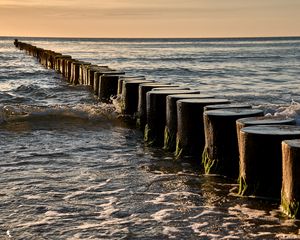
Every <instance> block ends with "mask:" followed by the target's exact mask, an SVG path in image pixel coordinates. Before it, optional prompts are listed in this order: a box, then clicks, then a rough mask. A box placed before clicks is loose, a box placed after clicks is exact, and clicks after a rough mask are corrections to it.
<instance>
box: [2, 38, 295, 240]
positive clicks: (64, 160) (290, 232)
mask: <svg viewBox="0 0 300 240" xmlns="http://www.w3.org/2000/svg"><path fill="white" fill-rule="evenodd" d="M12 41H13V40H12V39H5V38H1V39H0V122H1V125H0V160H1V161H0V189H1V191H0V199H1V201H0V239H173V238H174V239H241V238H242V239H258V238H261V239H300V232H299V229H300V223H299V221H294V220H289V219H288V218H286V217H285V216H283V215H281V213H280V211H279V205H278V202H276V201H274V202H270V201H265V200H259V199H252V198H238V197H236V196H235V195H234V193H236V190H237V184H236V183H235V182H234V181H232V180H230V179H225V178H222V177H220V176H214V175H211V176H204V175H202V174H201V169H197V168H195V166H191V165H190V164H189V161H188V160H186V161H176V160H175V159H174V158H173V155H172V154H168V153H166V152H164V151H163V150H160V149H155V148H148V147H146V146H145V145H144V144H143V140H142V133H141V132H139V131H138V130H136V129H135V128H132V127H130V126H128V125H127V124H125V123H124V121H122V119H119V117H118V113H117V112H116V111H115V109H114V106H112V105H108V104H102V103H99V102H98V101H97V99H96V98H94V97H93V96H92V94H91V93H90V91H89V89H88V88H86V87H82V86H71V85H69V84H68V83H67V82H65V81H64V79H63V78H62V77H61V76H60V75H59V74H57V73H55V72H54V71H52V70H49V69H45V68H43V67H42V66H41V65H39V64H38V63H37V62H36V60H35V59H34V58H32V57H30V56H27V55H26V54H25V53H24V52H22V51H19V50H17V49H15V48H14V46H13V44H12ZM23 41H26V42H31V43H32V44H34V45H36V46H39V47H43V48H46V49H52V50H55V51H59V52H62V53H65V54H70V55H72V56H73V57H74V58H78V59H81V60H85V61H89V62H92V63H94V64H101V65H109V66H110V67H112V68H115V69H117V70H125V71H126V72H127V73H128V74H138V75H146V77H147V79H156V80H158V81H161V82H176V83H181V84H183V85H187V86H191V87H195V88H199V89H200V90H201V91H203V92H205V93H209V94H215V95H217V96H222V97H224V96H225V97H227V98H229V99H233V100H237V101H242V102H245V103H251V104H253V105H254V106H256V107H260V108H263V109H264V110H265V112H266V113H269V114H281V115H288V116H295V117H298V118H299V113H300V107H299V106H300V105H299V103H298V102H299V101H300V93H299V87H298V80H299V73H300V69H299V60H300V39H299V38H296V39H264V40H261V39H252V40H251V39H238V40H216V39H215V40H208V39H207V40H191V39H183V40H166V39H163V40H162V39H156V40H137V39H136V40H126V39H119V40H113V39H98V40H95V39H77V40H76V39H25V40H23ZM158 50H159V51H158Z"/></svg>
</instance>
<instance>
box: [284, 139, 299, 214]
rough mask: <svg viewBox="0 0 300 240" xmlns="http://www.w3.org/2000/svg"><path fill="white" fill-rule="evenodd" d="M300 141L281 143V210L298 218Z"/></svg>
mask: <svg viewBox="0 0 300 240" xmlns="http://www.w3.org/2000/svg"><path fill="white" fill-rule="evenodd" d="M299 160H300V139H297V140H286V141H283V142H282V188H281V210H282V211H283V212H284V213H285V214H287V215H288V216H289V217H291V218H297V219H299V218H300V209H299V207H300V161H299Z"/></svg>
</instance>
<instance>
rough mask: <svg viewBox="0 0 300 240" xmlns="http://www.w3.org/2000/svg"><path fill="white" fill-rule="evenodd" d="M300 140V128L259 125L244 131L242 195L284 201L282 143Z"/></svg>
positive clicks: (241, 138) (241, 149)
mask: <svg viewBox="0 0 300 240" xmlns="http://www.w3.org/2000/svg"><path fill="white" fill-rule="evenodd" d="M297 138H300V127H299V126H292V125H257V126H250V127H245V128H242V129H241V131H240V142H239V144H240V146H239V149H240V177H239V194H240V195H246V196H249V195H255V196H262V197H270V198H276V199H280V190H281V183H282V152H281V142H282V141H283V140H292V139H297Z"/></svg>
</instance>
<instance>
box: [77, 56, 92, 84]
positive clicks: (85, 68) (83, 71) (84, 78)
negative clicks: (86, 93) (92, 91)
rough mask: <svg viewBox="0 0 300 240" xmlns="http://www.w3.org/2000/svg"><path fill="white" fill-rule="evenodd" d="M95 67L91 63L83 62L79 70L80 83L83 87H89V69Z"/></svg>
mask: <svg viewBox="0 0 300 240" xmlns="http://www.w3.org/2000/svg"><path fill="white" fill-rule="evenodd" d="M92 66H94V65H92V64H91V63H89V62H83V63H82V64H81V65H80V70H79V83H80V84H82V85H89V84H88V82H89V69H90V68H91V67H92ZM93 78H94V75H93Z"/></svg>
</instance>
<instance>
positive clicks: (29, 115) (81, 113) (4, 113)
mask: <svg viewBox="0 0 300 240" xmlns="http://www.w3.org/2000/svg"><path fill="white" fill-rule="evenodd" d="M117 115H118V114H117V112H116V111H115V108H114V106H113V105H112V104H105V103H101V104H75V105H52V106H51V105H49V106H35V105H5V106H3V107H1V108H0V123H1V122H3V121H17V120H30V119H41V118H45V117H48V118H50V117H55V118H56V119H57V118H78V119H88V120H97V121H99V120H112V119H116V118H117Z"/></svg>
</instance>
